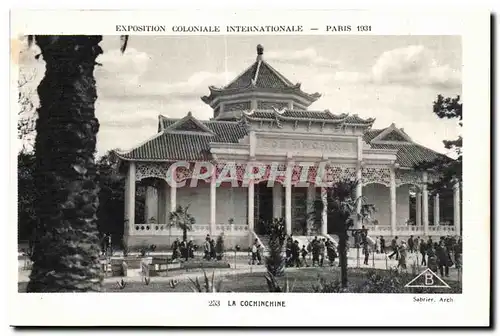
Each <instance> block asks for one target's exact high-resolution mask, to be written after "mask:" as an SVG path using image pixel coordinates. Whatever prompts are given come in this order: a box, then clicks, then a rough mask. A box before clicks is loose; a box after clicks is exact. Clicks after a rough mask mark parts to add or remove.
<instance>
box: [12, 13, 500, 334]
mask: <svg viewBox="0 0 500 336" xmlns="http://www.w3.org/2000/svg"><path fill="white" fill-rule="evenodd" d="M285 12H286V15H285V14H284V13H283V12H280V15H277V12H276V11H272V10H268V11H266V10H264V9H260V10H256V11H250V10H239V11H229V10H218V11H215V10H212V11H208V10H197V11H195V10H191V11H188V10H185V11H179V10H178V11H99V10H92V11H78V10H74V11H56V10H53V11H35V10H33V11H29V10H24V11H12V12H11V78H12V81H11V95H12V101H11V117H12V118H13V119H15V120H16V121H17V133H16V134H15V133H14V131H13V130H12V139H13V141H12V144H13V146H15V148H13V149H12V157H11V165H10V167H11V169H12V170H13V171H14V170H17V176H18V178H17V181H12V190H11V195H12V196H14V195H17V198H15V197H12V199H13V201H12V202H11V203H12V209H11V211H12V214H16V211H15V208H16V207H17V216H16V215H13V216H12V217H13V218H15V219H16V222H17V230H15V229H12V235H11V236H10V244H12V248H11V251H17V254H16V255H15V257H14V254H12V256H9V258H10V257H12V259H13V260H14V258H15V262H14V263H13V264H15V267H11V268H10V269H9V271H8V273H7V274H8V278H9V280H12V281H10V283H11V286H10V287H9V288H10V289H11V293H10V294H11V299H12V302H13V303H14V304H13V306H12V308H11V312H10V313H11V320H10V322H11V324H12V325H16V326H23V325H30V326H33V325H37V326H70V325H71V326H74V325H87V326H104V325H106V326H166V327H175V326H207V327H209V326H257V327H258V326H310V327H319V326H329V327H335V326H344V327H345V326H351V327H359V326H454V327H455V326H476V327H477V326H483V327H484V326H488V325H489V324H490V306H489V305H490V288H491V287H490V286H491V284H490V258H491V255H490V212H489V208H490V206H489V203H490V198H489V195H490V186H489V183H490V176H489V165H490V157H489V152H490V150H489V144H490V134H489V129H490V127H489V124H490V107H489V92H490V88H489V83H490V81H489V62H490V56H489V55H490V53H489V46H490V41H489V34H490V29H489V22H490V21H489V13H487V12H479V11H478V12H474V11H469V12H458V11H457V13H456V14H454V15H445V16H443V13H442V12H439V11H430V10H429V11H407V12H404V11H398V12H371V11H335V10H322V11H320V10H309V11H305V10H285ZM463 108H465V109H466V114H465V116H466V117H465V118H463V114H462V112H463ZM464 139H465V140H464ZM466 148H468V149H466ZM14 155H15V156H17V164H16V157H14ZM464 157H465V158H464ZM463 158H464V160H463ZM12 227H13V228H14V226H12ZM14 234H16V236H15V237H14ZM70 304H71V307H72V308H71V309H69V310H68V309H66V308H65V307H66V306H67V305H70Z"/></svg>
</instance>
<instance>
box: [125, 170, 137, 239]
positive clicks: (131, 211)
mask: <svg viewBox="0 0 500 336" xmlns="http://www.w3.org/2000/svg"><path fill="white" fill-rule="evenodd" d="M127 184H128V188H127V189H128V190H127V191H128V192H127V197H126V198H127V212H126V217H125V218H126V219H128V225H129V230H130V231H129V232H132V230H133V228H134V226H135V162H130V164H129V168H128V176H127Z"/></svg>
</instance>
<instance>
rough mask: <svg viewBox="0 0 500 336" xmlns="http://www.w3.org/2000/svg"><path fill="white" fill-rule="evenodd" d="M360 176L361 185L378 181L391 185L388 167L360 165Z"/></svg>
mask: <svg viewBox="0 0 500 336" xmlns="http://www.w3.org/2000/svg"><path fill="white" fill-rule="evenodd" d="M361 176H362V182H363V185H364V186H366V185H368V184H372V183H380V184H383V185H385V186H387V187H390V186H391V170H390V168H389V167H362V168H361Z"/></svg>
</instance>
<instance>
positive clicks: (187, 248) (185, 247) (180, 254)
mask: <svg viewBox="0 0 500 336" xmlns="http://www.w3.org/2000/svg"><path fill="white" fill-rule="evenodd" d="M196 247H197V246H195V244H194V243H193V240H189V241H186V240H183V241H180V239H179V238H177V239H176V240H175V241H174V242H173V244H172V260H177V259H184V260H186V261H188V260H189V259H190V258H191V259H192V258H194V251H195V250H196Z"/></svg>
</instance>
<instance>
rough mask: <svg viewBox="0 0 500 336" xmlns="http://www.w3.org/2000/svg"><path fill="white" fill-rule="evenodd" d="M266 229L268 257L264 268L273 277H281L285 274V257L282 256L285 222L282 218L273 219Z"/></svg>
mask: <svg viewBox="0 0 500 336" xmlns="http://www.w3.org/2000/svg"><path fill="white" fill-rule="evenodd" d="M268 228H269V256H268V257H266V268H267V271H268V272H269V273H270V274H272V275H273V276H283V275H284V274H285V257H284V256H283V244H284V242H285V235H286V234H285V232H286V227H285V221H284V220H283V218H274V219H273V220H272V222H271V223H270V224H269V226H268Z"/></svg>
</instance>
